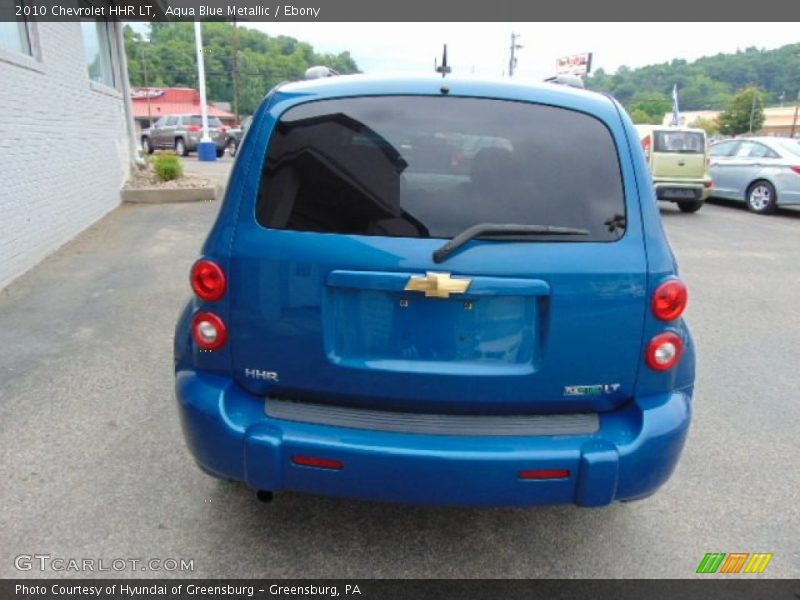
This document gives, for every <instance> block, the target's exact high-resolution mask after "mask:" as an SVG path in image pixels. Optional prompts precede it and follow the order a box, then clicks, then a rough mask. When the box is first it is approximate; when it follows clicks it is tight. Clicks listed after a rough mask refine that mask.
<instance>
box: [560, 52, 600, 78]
mask: <svg viewBox="0 0 800 600" xmlns="http://www.w3.org/2000/svg"><path fill="white" fill-rule="evenodd" d="M591 70H592V53H591V52H586V53H584V54H573V55H572V56H562V57H561V58H559V59H556V73H558V74H559V75H577V76H578V77H584V76H586V75H588V74H589V71H591Z"/></svg>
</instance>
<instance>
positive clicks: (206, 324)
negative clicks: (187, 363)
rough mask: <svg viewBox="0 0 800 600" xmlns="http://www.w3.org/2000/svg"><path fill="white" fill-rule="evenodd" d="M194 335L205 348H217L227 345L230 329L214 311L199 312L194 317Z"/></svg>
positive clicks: (199, 344)
mask: <svg viewBox="0 0 800 600" xmlns="http://www.w3.org/2000/svg"><path fill="white" fill-rule="evenodd" d="M192 336H193V337H194V341H195V343H196V344H197V345H198V346H200V348H202V349H203V350H217V349H219V348H221V347H222V346H223V345H225V342H226V341H227V339H228V330H227V329H226V327H225V323H223V322H222V319H220V318H219V317H218V316H217V315H215V314H214V313H210V312H199V313H197V314H196V315H195V316H194V319H192Z"/></svg>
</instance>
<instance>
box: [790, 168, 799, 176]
mask: <svg viewBox="0 0 800 600" xmlns="http://www.w3.org/2000/svg"><path fill="white" fill-rule="evenodd" d="M789 168H790V169H791V170H792V171H794V172H795V173H797V174H798V175H800V166H798V167H789Z"/></svg>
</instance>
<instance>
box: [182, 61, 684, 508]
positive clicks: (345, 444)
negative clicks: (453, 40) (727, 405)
mask: <svg viewBox="0 0 800 600" xmlns="http://www.w3.org/2000/svg"><path fill="white" fill-rule="evenodd" d="M191 284H192V288H193V292H194V294H193V297H192V299H191V300H190V301H189V303H188V305H187V306H186V308H185V310H184V311H183V314H182V315H181V317H180V320H179V322H178V325H177V328H176V332H175V372H176V395H177V400H178V406H179V411H180V415H181V420H182V424H183V430H184V434H185V437H186V442H187V445H188V447H189V449H190V451H191V453H192V455H193V456H194V458H195V460H196V461H197V463H198V464H199V465H200V467H201V468H202V469H204V470H205V471H207V472H208V473H210V474H212V475H215V476H217V477H222V478H227V479H233V480H240V481H244V482H246V484H247V485H249V486H251V487H252V488H254V489H256V490H263V491H270V492H274V491H280V490H295V491H301V492H309V493H316V494H327V495H334V496H344V497H353V498H362V499H370V500H382V501H391V502H408V503H418V504H450V505H490V506H491V505H536V504H565V503H566V504H569V503H574V504H578V505H581V506H603V505H607V504H610V503H612V502H615V501H619V500H632V499H638V498H643V497H645V496H648V495H650V494H652V493H653V492H654V491H655V490H656V489H657V488H658V487H659V486H661V485H662V484H663V483H664V482H665V481H666V480H667V478H668V477H669V476H670V474H671V473H672V471H673V469H674V468H675V465H676V463H677V461H678V457H679V455H680V453H681V449H682V447H683V444H684V441H685V438H686V433H687V429H688V426H689V422H690V416H691V400H692V392H693V386H694V364H695V359H694V347H693V343H692V338H691V336H690V334H689V330H688V329H687V326H686V324H685V323H684V321H683V319H682V318H681V315H682V313H683V309H684V308H685V306H686V301H687V294H686V287H685V286H684V285H683V283H682V282H681V280H680V279H679V277H678V272H677V265H676V263H675V259H674V257H673V255H672V252H671V250H670V247H669V244H668V242H667V239H666V236H665V233H664V230H663V227H662V224H661V218H660V215H659V212H658V207H657V204H656V199H655V197H654V194H653V187H652V182H651V181H650V175H649V172H648V169H647V165H646V163H645V158H644V155H643V153H642V150H641V147H640V145H639V138H638V136H637V133H636V131H635V129H634V127H633V125H632V123H631V121H630V119H629V118H628V116H627V114H626V113H625V112H624V110H623V109H622V108H621V107H620V106H619V104H617V102H615V101H614V100H613V99H612V98H610V97H607V96H605V95H601V94H597V93H593V92H588V91H584V90H579V89H573V88H571V87H567V86H564V85H558V84H554V83H543V84H521V83H516V82H513V83H512V82H510V81H508V80H506V81H486V80H469V79H459V78H451V77H447V78H441V77H430V78H428V77H413V78H412V77H374V76H364V75H355V76H334V77H327V78H324V79H317V80H314V81H304V82H297V83H288V84H285V85H282V86H279V87H278V88H276V89H275V90H273V91H272V92H270V93H269V94H268V95H267V97H266V98H265V100H264V102H263V103H262V105H261V107H260V108H259V109H258V111H257V112H256V114H255V115H254V117H253V121H252V124H251V126H250V128H249V129H248V132H247V134H246V135H245V137H244V139H243V140H242V143H241V146H240V148H239V152H238V156H237V157H236V162H235V164H234V166H233V171H232V173H231V176H230V181H229V184H228V189H227V192H226V195H225V200H224V203H223V205H222V207H221V209H220V212H219V216H218V217H217V221H216V223H215V224H214V226H213V228H212V230H211V232H210V234H209V236H208V239H207V240H206V242H205V245H204V246H203V249H202V254H201V256H200V257H199V259H198V262H197V263H195V265H194V267H193V268H192V273H191ZM678 493H679V492H678Z"/></svg>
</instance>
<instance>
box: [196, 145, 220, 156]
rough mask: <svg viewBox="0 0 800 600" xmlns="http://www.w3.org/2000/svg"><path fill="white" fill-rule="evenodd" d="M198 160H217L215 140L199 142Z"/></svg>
mask: <svg viewBox="0 0 800 600" xmlns="http://www.w3.org/2000/svg"><path fill="white" fill-rule="evenodd" d="M197 160H217V145H216V144H215V143H214V142H198V143H197Z"/></svg>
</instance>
